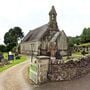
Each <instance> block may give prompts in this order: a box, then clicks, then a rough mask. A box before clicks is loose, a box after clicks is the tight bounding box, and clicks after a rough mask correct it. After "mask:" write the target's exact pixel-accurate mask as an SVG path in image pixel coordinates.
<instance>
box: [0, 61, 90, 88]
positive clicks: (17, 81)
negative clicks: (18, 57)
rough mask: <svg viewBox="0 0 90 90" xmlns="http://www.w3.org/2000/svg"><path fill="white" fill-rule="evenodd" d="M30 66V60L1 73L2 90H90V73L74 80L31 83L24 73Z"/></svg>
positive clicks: (0, 84) (0, 85)
mask: <svg viewBox="0 0 90 90" xmlns="http://www.w3.org/2000/svg"><path fill="white" fill-rule="evenodd" d="M28 66H29V60H27V61H25V62H23V63H21V64H18V65H16V66H13V67H11V68H9V69H8V70H6V71H4V72H2V73H0V90H90V74H88V75H86V76H84V77H82V78H80V79H77V80H73V81H65V82H50V83H45V84H42V85H40V86H35V85H34V86H33V85H30V83H29V82H28V81H27V79H26V78H25V76H26V75H24V74H25V73H24V71H25V70H26V68H27V67H28Z"/></svg>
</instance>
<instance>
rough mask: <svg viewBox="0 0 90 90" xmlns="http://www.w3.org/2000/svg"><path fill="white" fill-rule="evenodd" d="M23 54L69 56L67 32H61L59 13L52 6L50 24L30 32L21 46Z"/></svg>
mask: <svg viewBox="0 0 90 90" xmlns="http://www.w3.org/2000/svg"><path fill="white" fill-rule="evenodd" d="M20 49H21V53H23V54H30V53H31V52H32V51H33V53H34V54H35V55H50V54H51V55H52V56H54V55H55V52H57V51H58V52H59V53H60V54H61V55H62V56H64V55H67V50H68V42H67V36H66V34H65V32H64V31H63V30H62V31H60V30H59V28H58V24H57V13H56V10H55V8H54V6H52V8H51V10H50V12H49V22H48V23H47V24H45V25H42V26H40V27H38V28H36V29H34V30H30V31H29V33H28V34H27V35H26V36H25V37H24V39H23V40H22V42H21V44H20Z"/></svg>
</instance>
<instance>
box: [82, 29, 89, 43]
mask: <svg viewBox="0 0 90 90" xmlns="http://www.w3.org/2000/svg"><path fill="white" fill-rule="evenodd" d="M81 42H82V43H88V42H90V28H84V29H83V32H82V34H81Z"/></svg>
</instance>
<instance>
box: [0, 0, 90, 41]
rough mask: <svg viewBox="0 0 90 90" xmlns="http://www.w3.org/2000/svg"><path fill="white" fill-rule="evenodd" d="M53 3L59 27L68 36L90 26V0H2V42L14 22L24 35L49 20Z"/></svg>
mask: <svg viewBox="0 0 90 90" xmlns="http://www.w3.org/2000/svg"><path fill="white" fill-rule="evenodd" d="M52 5H54V6H55V9H56V12H57V22H58V26H59V29H60V30H64V31H65V32H66V34H67V35H68V36H76V35H80V34H81V32H82V30H83V28H84V27H89V26H90V0H0V43H2V42H3V36H4V34H5V33H6V32H7V31H8V30H9V29H10V28H13V27H15V26H19V27H21V28H22V30H23V32H24V33H25V35H26V34H27V33H28V32H29V30H32V29H34V28H37V27H39V26H41V25H43V24H46V23H48V20H49V16H48V13H49V11H50V9H51V6H52Z"/></svg>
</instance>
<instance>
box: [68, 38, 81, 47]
mask: <svg viewBox="0 0 90 90" xmlns="http://www.w3.org/2000/svg"><path fill="white" fill-rule="evenodd" d="M68 43H69V47H73V46H74V44H76V45H79V44H80V43H81V38H80V36H76V37H68Z"/></svg>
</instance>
